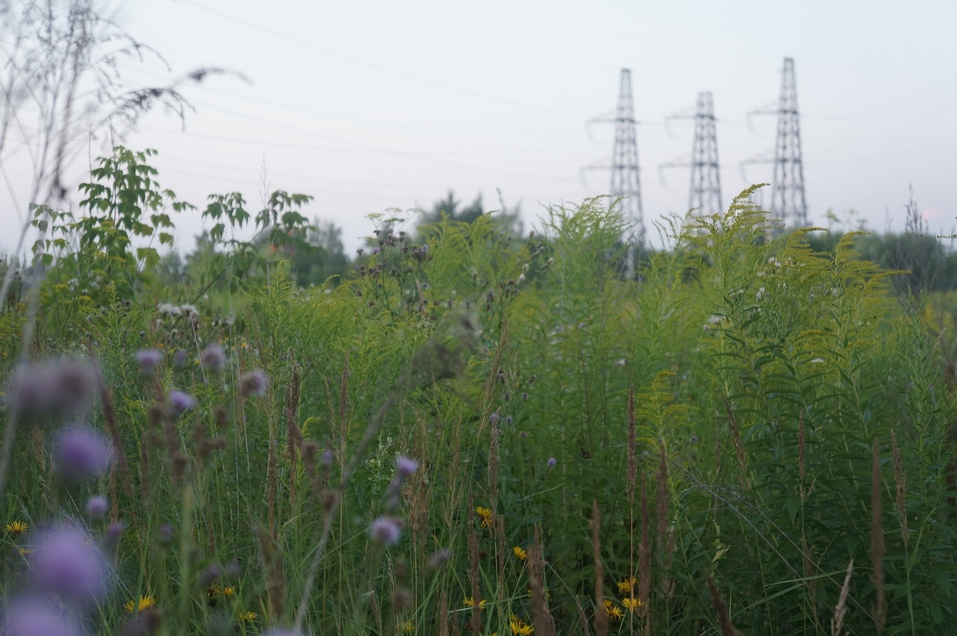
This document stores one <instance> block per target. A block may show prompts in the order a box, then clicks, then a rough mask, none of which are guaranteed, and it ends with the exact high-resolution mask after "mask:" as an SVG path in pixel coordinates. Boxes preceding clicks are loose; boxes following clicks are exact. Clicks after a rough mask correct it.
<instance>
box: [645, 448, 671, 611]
mask: <svg viewBox="0 0 957 636" xmlns="http://www.w3.org/2000/svg"><path fill="white" fill-rule="evenodd" d="M655 479H656V481H657V483H658V490H657V493H656V495H655V514H656V516H657V520H658V532H657V543H658V555H659V558H660V560H661V565H662V574H661V594H662V596H663V597H664V598H670V597H671V594H673V593H674V588H673V585H672V581H671V580H670V578H669V577H668V570H669V568H670V567H671V557H672V555H673V554H674V550H675V536H674V532H673V531H672V532H669V524H668V510H669V508H670V506H671V489H670V488H669V487H668V451H667V449H666V447H665V443H664V440H662V441H661V452H660V454H659V459H658V472H657V474H656V475H655ZM643 600H645V601H647V598H645V599H643Z"/></svg>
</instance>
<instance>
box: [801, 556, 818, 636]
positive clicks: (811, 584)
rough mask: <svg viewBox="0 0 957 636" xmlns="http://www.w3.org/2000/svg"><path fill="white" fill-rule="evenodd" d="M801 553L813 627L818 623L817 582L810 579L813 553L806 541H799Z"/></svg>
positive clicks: (812, 571) (812, 567)
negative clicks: (812, 616)
mask: <svg viewBox="0 0 957 636" xmlns="http://www.w3.org/2000/svg"><path fill="white" fill-rule="evenodd" d="M801 551H802V553H803V554H804V577H805V579H806V582H805V585H806V586H807V591H808V594H809V595H810V597H811V611H812V612H813V615H814V625H815V626H817V625H818V623H819V620H818V616H817V580H816V579H814V578H812V577H813V576H814V571H815V567H814V553H813V552H812V550H811V546H809V545H808V544H807V540H806V539H803V538H802V539H801Z"/></svg>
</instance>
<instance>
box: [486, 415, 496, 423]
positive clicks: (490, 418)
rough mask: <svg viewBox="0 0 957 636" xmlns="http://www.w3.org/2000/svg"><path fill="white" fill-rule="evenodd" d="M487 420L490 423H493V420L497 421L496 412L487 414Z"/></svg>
mask: <svg viewBox="0 0 957 636" xmlns="http://www.w3.org/2000/svg"><path fill="white" fill-rule="evenodd" d="M488 421H489V422H491V423H492V424H494V423H495V422H497V421H498V413H492V414H491V415H489V416H488Z"/></svg>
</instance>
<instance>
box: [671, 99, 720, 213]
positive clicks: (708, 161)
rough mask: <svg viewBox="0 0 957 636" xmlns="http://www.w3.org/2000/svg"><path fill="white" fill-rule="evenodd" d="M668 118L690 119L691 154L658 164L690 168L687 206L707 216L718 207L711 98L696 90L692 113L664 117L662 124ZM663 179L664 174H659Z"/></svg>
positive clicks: (715, 134)
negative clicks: (687, 156)
mask: <svg viewBox="0 0 957 636" xmlns="http://www.w3.org/2000/svg"><path fill="white" fill-rule="evenodd" d="M672 119H692V120H694V142H693V143H692V144H691V157H690V159H688V158H683V159H677V160H675V161H669V162H668V163H664V164H661V165H660V166H658V170H659V173H660V171H661V170H662V169H664V168H684V167H690V168H691V187H690V188H689V189H688V209H689V210H695V211H696V213H697V214H702V215H711V214H717V213H718V212H721V210H722V202H721V172H720V167H719V165H718V136H717V132H716V125H715V121H716V120H715V117H714V98H713V97H712V95H711V93H710V92H700V93H698V100H697V102H696V103H695V109H694V113H693V114H689V113H688V112H687V111H685V112H684V113H680V114H677V115H671V116H669V117H666V118H665V125H666V126H667V124H668V122H669V121H670V120H672ZM662 180H664V177H662Z"/></svg>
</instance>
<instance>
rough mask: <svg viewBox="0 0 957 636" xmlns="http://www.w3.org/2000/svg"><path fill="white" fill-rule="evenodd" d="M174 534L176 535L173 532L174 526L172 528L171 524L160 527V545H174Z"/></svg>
mask: <svg viewBox="0 0 957 636" xmlns="http://www.w3.org/2000/svg"><path fill="white" fill-rule="evenodd" d="M174 534H175V532H174V531H173V526H172V525H171V524H168V523H164V524H163V525H161V526H160V527H159V543H160V545H164V546H166V545H170V544H171V543H173V535H174Z"/></svg>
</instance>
